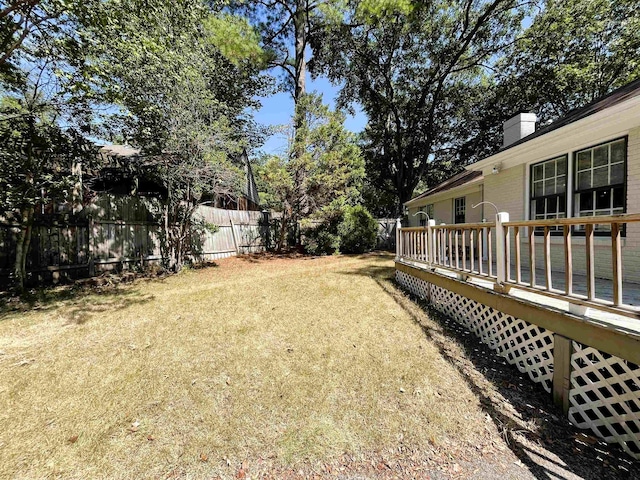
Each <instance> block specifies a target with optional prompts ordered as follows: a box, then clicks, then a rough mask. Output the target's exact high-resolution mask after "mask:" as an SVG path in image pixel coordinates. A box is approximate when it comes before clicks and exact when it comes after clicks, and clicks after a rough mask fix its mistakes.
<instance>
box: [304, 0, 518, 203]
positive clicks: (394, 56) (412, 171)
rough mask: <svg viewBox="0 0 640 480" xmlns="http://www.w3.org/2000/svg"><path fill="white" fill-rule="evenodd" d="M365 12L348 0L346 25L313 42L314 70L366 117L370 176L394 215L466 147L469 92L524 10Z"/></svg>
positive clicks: (432, 7) (489, 6)
mask: <svg viewBox="0 0 640 480" xmlns="http://www.w3.org/2000/svg"><path fill="white" fill-rule="evenodd" d="M363 4H364V2H362V3H359V2H351V3H350V4H349V6H350V9H349V12H348V14H347V16H346V18H345V20H343V21H342V22H340V23H337V24H331V25H327V26H326V27H325V28H324V29H323V30H322V31H321V32H319V33H318V34H316V35H315V36H314V37H313V38H312V42H311V45H312V47H313V48H314V59H313V63H312V65H311V67H312V70H314V71H315V73H316V74H326V75H328V76H329V78H330V79H331V80H333V81H334V82H336V83H342V84H343V85H344V86H343V88H342V90H341V95H340V101H341V104H342V105H347V104H349V103H351V102H353V101H357V102H359V103H360V104H361V106H362V108H363V110H364V111H365V112H366V113H367V115H368V117H369V124H368V126H367V128H366V130H365V134H364V145H365V146H364V152H365V157H366V159H367V177H368V178H369V179H370V180H371V181H372V183H373V184H375V185H376V186H377V187H378V188H380V189H382V190H383V191H388V192H391V193H393V194H394V195H395V196H396V199H397V210H398V213H399V212H400V211H401V209H402V204H403V203H404V202H406V201H407V200H409V199H410V198H411V195H412V193H413V191H414V189H415V187H416V185H418V183H419V182H420V180H421V179H423V178H425V176H426V175H428V173H429V170H430V168H431V167H432V166H433V165H434V161H438V160H439V158H440V157H441V156H444V158H450V155H449V153H450V151H452V150H454V149H455V146H456V143H457V142H460V141H465V140H466V139H464V138H460V135H459V133H465V132H459V131H458V128H459V127H460V125H461V124H463V123H464V120H465V114H466V108H465V107H466V106H467V105H468V104H469V103H468V101H469V98H468V97H466V96H465V93H466V92H468V91H469V90H471V89H473V90H478V89H480V88H481V87H482V85H483V83H484V82H486V80H487V78H488V73H487V72H488V71H489V70H490V69H491V68H492V65H491V63H492V62H493V61H494V59H495V58H496V56H497V55H498V54H499V53H500V52H501V51H502V50H503V49H504V48H505V46H506V45H508V44H509V43H510V42H512V41H513V40H514V38H515V36H516V34H517V32H518V31H519V29H520V23H521V21H522V19H523V17H524V15H525V13H526V11H527V9H526V8H527V7H526V5H523V4H520V3H518V2H516V1H513V0H492V1H487V2H474V1H472V0H468V1H459V2H458V1H457V2H453V3H452V2H448V1H435V2H427V3H423V2H420V3H411V4H410V6H408V7H406V8H404V9H389V8H387V9H383V10H382V11H381V12H376V11H374V12H373V13H372V12H371V10H370V9H365V10H363V8H362V5H363ZM363 12H364V13H363ZM365 13H366V15H365ZM474 96H475V94H474Z"/></svg>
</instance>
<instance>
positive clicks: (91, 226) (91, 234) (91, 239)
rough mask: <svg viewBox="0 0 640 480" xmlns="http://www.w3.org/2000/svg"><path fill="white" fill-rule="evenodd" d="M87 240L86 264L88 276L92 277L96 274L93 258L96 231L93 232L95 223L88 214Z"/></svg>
mask: <svg viewBox="0 0 640 480" xmlns="http://www.w3.org/2000/svg"><path fill="white" fill-rule="evenodd" d="M88 227H89V228H88V230H89V231H88V235H87V237H88V241H89V244H88V245H87V247H88V250H89V251H88V252H87V253H88V254H89V255H88V256H89V258H88V260H89V261H88V264H89V276H90V277H93V276H94V275H95V274H96V259H95V249H94V242H95V239H96V232H95V223H94V220H93V215H89V223H88Z"/></svg>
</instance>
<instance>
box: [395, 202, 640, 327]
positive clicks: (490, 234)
mask: <svg viewBox="0 0 640 480" xmlns="http://www.w3.org/2000/svg"><path fill="white" fill-rule="evenodd" d="M637 222H640V214H625V215H612V216H597V217H578V218H559V219H553V220H530V221H514V222H510V221H509V214H508V213H505V212H500V213H498V214H497V215H496V221H495V222H483V223H464V224H453V225H445V224H441V225H435V222H434V221H433V220H429V221H428V222H427V224H426V225H425V226H424V227H409V228H397V239H396V245H397V247H396V249H397V258H398V259H399V260H407V261H411V262H418V263H422V264H424V265H425V268H430V269H436V268H437V269H444V270H448V271H453V272H455V273H457V274H458V275H459V277H460V278H462V279H466V277H479V278H484V279H486V280H489V281H491V282H493V283H494V288H495V289H496V290H501V291H505V292H508V290H509V288H511V287H516V288H518V289H521V290H526V291H531V292H534V293H538V294H542V295H545V296H550V297H556V298H560V299H562V300H565V301H568V302H569V303H570V304H574V305H581V306H584V307H594V308H599V309H601V310H605V311H611V312H614V313H622V314H624V315H631V316H638V315H639V313H640V309H639V308H638V307H637V306H634V305H630V304H628V303H625V302H624V301H623V282H622V279H623V276H622V268H623V267H622V263H623V262H622V235H623V232H624V231H625V229H626V226H627V225H628V224H631V223H637ZM596 236H597V237H598V238H601V237H605V238H607V239H610V242H609V241H605V242H604V243H605V244H606V247H607V248H610V249H611V270H610V272H609V275H606V277H607V278H604V275H603V278H599V279H598V282H599V287H600V288H602V290H603V291H606V292H608V295H600V294H599V293H598V292H596V270H595V266H596V258H595V248H594V246H595V244H596V240H595V238H596ZM580 237H581V238H583V239H584V240H583V241H582V240H581V241H580V243H582V242H584V247H582V245H576V242H575V241H574V240H575V239H576V238H580ZM552 238H554V239H556V240H553V242H552ZM598 243H599V244H602V243H603V240H598ZM536 245H538V250H539V249H540V247H542V262H540V260H538V262H536ZM552 247H553V249H554V250H555V249H561V250H560V251H555V252H554V254H555V256H556V257H561V258H562V262H563V265H562V268H558V267H557V266H554V264H553V262H552ZM576 248H584V262H585V264H584V265H583V267H584V269H583V272H584V273H581V274H579V275H578V274H576V270H577V269H576V267H577V265H574V249H576ZM638 254H640V252H638ZM523 257H526V258H523ZM556 260H557V261H558V259H557V258H556ZM540 263H542V267H540ZM556 265H557V264H556ZM580 270H582V269H580ZM561 271H562V273H563V274H562V275H560V276H558V275H557V274H558V273H560V272H561ZM554 272H555V273H556V275H555V276H554V275H553V273H554ZM608 277H610V278H608ZM639 280H640V279H639ZM554 282H555V283H554Z"/></svg>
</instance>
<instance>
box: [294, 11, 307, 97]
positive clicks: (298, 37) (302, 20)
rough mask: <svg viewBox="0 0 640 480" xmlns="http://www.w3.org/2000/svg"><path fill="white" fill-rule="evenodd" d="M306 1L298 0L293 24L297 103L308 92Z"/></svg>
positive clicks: (295, 94) (295, 95)
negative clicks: (306, 83) (306, 82)
mask: <svg viewBox="0 0 640 480" xmlns="http://www.w3.org/2000/svg"><path fill="white" fill-rule="evenodd" d="M306 8H307V6H306V1H305V0H296V11H295V13H294V16H293V26H294V28H295V59H294V61H295V69H296V72H295V85H294V92H293V101H294V103H295V104H297V103H298V100H300V98H301V97H302V96H303V95H304V94H305V92H306V86H305V81H306V76H307V62H306V59H305V56H304V55H305V49H306V47H307V12H306Z"/></svg>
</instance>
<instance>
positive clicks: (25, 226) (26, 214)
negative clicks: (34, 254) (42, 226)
mask: <svg viewBox="0 0 640 480" xmlns="http://www.w3.org/2000/svg"><path fill="white" fill-rule="evenodd" d="M21 213H22V225H21V226H20V233H19V234H18V239H17V242H16V258H15V263H14V267H13V276H14V288H15V289H16V291H17V292H18V293H22V292H24V287H25V281H26V279H27V255H28V254H29V245H31V232H32V229H33V213H34V209H33V207H27V208H25V209H24V210H22V212H21Z"/></svg>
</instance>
